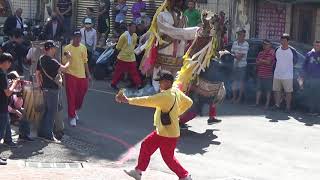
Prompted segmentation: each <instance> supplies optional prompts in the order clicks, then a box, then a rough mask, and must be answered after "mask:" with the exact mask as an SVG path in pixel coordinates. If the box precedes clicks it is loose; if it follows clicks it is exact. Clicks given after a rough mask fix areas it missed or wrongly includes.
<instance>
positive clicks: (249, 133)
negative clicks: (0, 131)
mask: <svg viewBox="0 0 320 180" xmlns="http://www.w3.org/2000/svg"><path fill="white" fill-rule="evenodd" d="M113 93H114V92H113V91H112V90H111V89H109V88H108V85H107V83H106V82H94V83H93V84H92V86H91V89H90V90H89V92H88V94H87V96H86V100H85V104H84V106H83V109H82V110H81V112H80V113H79V116H80V122H79V123H78V126H77V127H76V128H72V127H69V125H68V124H66V135H65V137H64V139H63V140H62V143H61V144H48V143H46V142H43V141H41V140H38V139H37V141H36V142H34V143H23V142H19V145H20V146H21V147H19V148H18V149H13V150H10V149H8V148H5V147H2V146H0V155H1V156H5V157H7V158H9V159H13V160H25V161H26V162H50V163H53V162H85V163H87V164H88V165H89V166H90V164H91V165H94V166H101V167H108V168H116V169H124V168H132V167H134V166H135V163H136V160H137V157H138V153H139V148H140V142H141V140H143V138H144V137H145V136H146V135H148V134H149V133H150V132H151V131H152V130H153V112H154V110H153V109H148V108H142V107H134V106H130V105H125V104H117V103H116V102H115V100H114V94H113ZM206 111H207V110H206V109H205V110H204V115H205V114H207V113H206ZM218 115H219V116H218V117H219V118H220V119H222V123H220V124H216V125H210V126H209V125H207V124H206V120H207V118H208V117H207V116H203V117H197V118H196V119H195V120H194V121H192V122H190V123H189V124H188V125H189V130H187V131H183V132H182V135H181V138H180V141H179V144H178V147H177V149H176V156H177V158H178V159H179V160H180V161H181V164H182V165H183V166H185V168H186V169H188V170H189V171H190V173H191V174H192V175H193V178H194V179H195V180H214V179H224V178H225V179H227V178H232V179H239V180H241V179H249V180H302V179H303V180H318V179H320V153H319V152H320V117H311V116H307V115H304V114H302V113H299V112H294V113H292V114H291V115H288V114H285V113H283V112H272V111H265V110H263V109H262V107H261V108H253V107H249V106H248V105H243V104H241V105H234V104H231V103H229V102H227V101H225V103H224V104H223V105H221V106H219V107H218ZM150 169H151V170H152V171H158V172H162V173H165V174H168V175H171V176H172V177H173V178H174V177H175V176H174V175H173V173H172V172H171V171H170V170H169V169H168V168H167V166H166V165H165V164H164V162H163V161H162V159H161V155H160V153H159V152H156V153H155V154H154V156H153V158H152V160H151V163H150ZM0 171H1V169H0ZM160 179H161V178H160ZM164 179H166V178H164Z"/></svg>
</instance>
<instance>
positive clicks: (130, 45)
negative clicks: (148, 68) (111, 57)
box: [111, 22, 142, 89]
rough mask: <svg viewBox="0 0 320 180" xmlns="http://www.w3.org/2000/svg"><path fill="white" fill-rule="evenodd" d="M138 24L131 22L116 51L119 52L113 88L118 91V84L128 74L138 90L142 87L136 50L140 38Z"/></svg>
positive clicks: (112, 83)
mask: <svg viewBox="0 0 320 180" xmlns="http://www.w3.org/2000/svg"><path fill="white" fill-rule="evenodd" d="M136 28H137V27H136V24H135V23H134V22H131V23H130V24H129V27H128V31H126V32H124V33H123V34H122V35H121V36H120V38H119V41H118V43H117V46H116V49H117V50H118V51H120V52H119V55H118V57H117V58H118V60H117V65H116V68H115V70H114V73H113V77H112V82H111V88H113V89H118V87H117V84H118V83H119V81H120V80H121V78H122V75H123V74H124V73H126V72H128V73H129V75H130V77H131V78H132V80H133V84H134V86H135V87H136V88H139V87H140V86H141V83H142V82H141V77H140V74H139V72H138V68H137V62H136V56H135V54H134V49H135V47H136V45H137V41H138V36H137V34H136V33H135V32H136Z"/></svg>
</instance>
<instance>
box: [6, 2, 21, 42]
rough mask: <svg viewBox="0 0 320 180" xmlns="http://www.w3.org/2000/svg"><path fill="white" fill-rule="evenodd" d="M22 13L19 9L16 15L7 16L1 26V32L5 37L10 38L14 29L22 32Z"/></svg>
mask: <svg viewBox="0 0 320 180" xmlns="http://www.w3.org/2000/svg"><path fill="white" fill-rule="evenodd" d="M22 12H23V10H22V9H21V8H18V9H17V10H16V13H15V14H14V15H12V16H9V17H8V18H7V19H6V21H5V22H4V25H3V32H4V34H6V35H7V36H9V37H10V36H11V35H12V33H13V32H14V30H15V29H19V30H20V31H21V32H23V19H22V17H21V16H22Z"/></svg>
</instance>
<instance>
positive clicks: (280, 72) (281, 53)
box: [272, 34, 297, 113]
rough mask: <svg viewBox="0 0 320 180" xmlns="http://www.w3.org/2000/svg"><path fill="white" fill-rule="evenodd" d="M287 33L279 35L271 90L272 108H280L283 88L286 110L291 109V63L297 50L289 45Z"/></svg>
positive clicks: (294, 59)
mask: <svg viewBox="0 0 320 180" xmlns="http://www.w3.org/2000/svg"><path fill="white" fill-rule="evenodd" d="M289 39H290V35H289V34H283V35H282V36H281V40H280V43H281V46H280V47H279V48H277V49H276V51H275V54H276V67H275V70H274V77H273V88H272V89H273V91H274V98H275V107H274V109H279V108H280V103H281V91H282V89H284V92H285V100H286V112H288V113H289V112H290V110H291V101H292V92H293V65H294V64H295V62H296V56H297V52H296V51H295V50H294V49H292V48H290V47H289Z"/></svg>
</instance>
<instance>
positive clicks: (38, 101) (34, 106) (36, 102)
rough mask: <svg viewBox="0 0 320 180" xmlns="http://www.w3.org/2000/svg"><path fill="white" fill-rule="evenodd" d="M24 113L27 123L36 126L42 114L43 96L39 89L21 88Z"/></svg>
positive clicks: (27, 86)
mask: <svg viewBox="0 0 320 180" xmlns="http://www.w3.org/2000/svg"><path fill="white" fill-rule="evenodd" d="M23 99H24V105H23V108H24V113H25V117H26V119H27V121H29V122H30V123H32V124H36V125H38V124H39V122H40V119H41V118H42V115H43V112H44V102H43V94H42V91H41V90H40V88H37V87H33V85H26V86H25V87H24V88H23Z"/></svg>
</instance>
